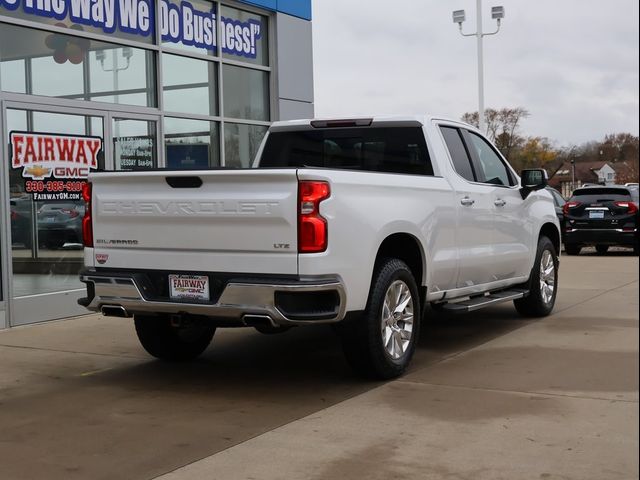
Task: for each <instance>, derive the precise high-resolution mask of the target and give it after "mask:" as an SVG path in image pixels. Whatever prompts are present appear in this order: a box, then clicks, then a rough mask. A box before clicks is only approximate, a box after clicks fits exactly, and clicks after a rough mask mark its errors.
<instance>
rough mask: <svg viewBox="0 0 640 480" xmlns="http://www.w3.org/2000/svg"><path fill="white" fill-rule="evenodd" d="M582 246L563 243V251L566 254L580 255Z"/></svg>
mask: <svg viewBox="0 0 640 480" xmlns="http://www.w3.org/2000/svg"><path fill="white" fill-rule="evenodd" d="M580 250H582V247H581V246H580V245H574V244H572V243H569V244H566V243H565V244H564V251H565V253H566V254H567V255H580Z"/></svg>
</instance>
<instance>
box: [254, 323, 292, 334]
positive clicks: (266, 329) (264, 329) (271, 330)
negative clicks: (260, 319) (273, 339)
mask: <svg viewBox="0 0 640 480" xmlns="http://www.w3.org/2000/svg"><path fill="white" fill-rule="evenodd" d="M253 328H255V329H256V331H257V332H260V333H261V334H263V335H279V334H281V333H285V332H288V331H289V330H291V327H271V326H267V325H256V326H255V327H253Z"/></svg>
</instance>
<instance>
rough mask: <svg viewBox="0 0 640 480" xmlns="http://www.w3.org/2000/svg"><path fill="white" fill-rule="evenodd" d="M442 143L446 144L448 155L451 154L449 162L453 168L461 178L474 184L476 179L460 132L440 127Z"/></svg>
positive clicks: (455, 129)
mask: <svg viewBox="0 0 640 480" xmlns="http://www.w3.org/2000/svg"><path fill="white" fill-rule="evenodd" d="M440 131H441V132H442V136H443V137H444V141H445V143H446V144H447V148H448V149H449V153H450V154H451V160H453V166H454V168H455V169H456V172H458V175H460V176H461V177H462V178H465V179H467V180H469V181H470V182H475V181H476V177H475V174H474V171H473V166H472V165H471V160H470V159H469V155H468V153H467V149H466V147H465V146H464V143H463V142H462V137H461V136H460V131H459V130H458V129H457V128H453V127H440Z"/></svg>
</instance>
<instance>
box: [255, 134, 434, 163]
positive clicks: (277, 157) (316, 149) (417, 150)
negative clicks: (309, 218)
mask: <svg viewBox="0 0 640 480" xmlns="http://www.w3.org/2000/svg"><path fill="white" fill-rule="evenodd" d="M260 167H263V168H264V167H297V168H305V167H308V168H333V169H345V170H364V171H370V172H385V173H403V174H415V175H433V166H432V165H431V159H430V158H429V152H428V150H427V145H426V143H425V139H424V133H423V131H422V129H421V128H419V127H394V128H389V127H386V128H375V127H367V128H362V127H361V128H329V129H316V130H304V131H297V132H273V133H270V134H269V137H268V138H267V143H266V145H265V148H264V151H263V153H262V157H261V159H260Z"/></svg>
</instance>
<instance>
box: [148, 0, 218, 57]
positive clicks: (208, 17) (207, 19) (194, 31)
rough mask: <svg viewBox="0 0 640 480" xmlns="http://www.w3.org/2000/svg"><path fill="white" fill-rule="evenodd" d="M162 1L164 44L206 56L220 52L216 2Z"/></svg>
mask: <svg viewBox="0 0 640 480" xmlns="http://www.w3.org/2000/svg"><path fill="white" fill-rule="evenodd" d="M185 3H186V2H180V1H177V0H176V1H170V0H162V2H161V4H160V25H161V35H162V46H163V47H168V48H176V49H179V50H186V51H190V52H196V53H200V54H202V55H217V53H218V48H217V42H218V38H217V34H216V28H217V27H216V5H215V4H214V3H213V2H208V1H207V0H190V1H189V3H188V4H187V5H185ZM181 22H182V24H181Z"/></svg>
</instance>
